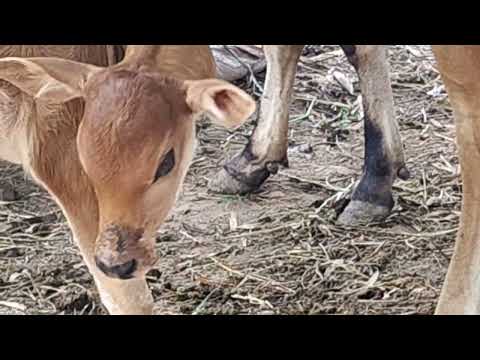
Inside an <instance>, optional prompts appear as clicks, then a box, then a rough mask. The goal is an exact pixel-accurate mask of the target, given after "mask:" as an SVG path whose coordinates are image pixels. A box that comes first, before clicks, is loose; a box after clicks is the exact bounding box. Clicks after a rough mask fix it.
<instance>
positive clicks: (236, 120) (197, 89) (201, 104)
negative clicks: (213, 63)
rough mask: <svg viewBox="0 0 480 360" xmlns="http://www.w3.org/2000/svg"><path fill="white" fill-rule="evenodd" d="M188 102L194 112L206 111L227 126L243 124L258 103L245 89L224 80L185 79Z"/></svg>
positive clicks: (212, 118)
mask: <svg viewBox="0 0 480 360" xmlns="http://www.w3.org/2000/svg"><path fill="white" fill-rule="evenodd" d="M185 85H186V88H187V99H186V101H187V104H188V106H189V107H190V109H191V110H192V111H193V112H194V113H205V114H207V115H208V116H209V117H210V118H211V120H212V121H213V122H214V123H216V124H218V125H222V126H224V127H226V128H230V129H234V128H237V127H239V126H240V125H242V124H243V123H244V122H245V121H247V119H248V118H249V117H250V116H251V115H252V114H253V113H254V112H255V108H256V104H255V101H254V100H253V98H252V97H251V96H250V95H248V94H247V93H246V92H245V91H243V90H241V89H239V88H238V87H236V86H234V85H232V84H229V83H228V82H226V81H223V80H217V79H206V80H193V81H185Z"/></svg>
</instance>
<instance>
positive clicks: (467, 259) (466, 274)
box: [433, 45, 480, 315]
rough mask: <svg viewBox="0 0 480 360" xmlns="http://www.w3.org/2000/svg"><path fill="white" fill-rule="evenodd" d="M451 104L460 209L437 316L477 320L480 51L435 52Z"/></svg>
mask: <svg viewBox="0 0 480 360" xmlns="http://www.w3.org/2000/svg"><path fill="white" fill-rule="evenodd" d="M433 50H434V53H435V56H436V58H437V62H438V68H439V69H440V72H441V74H442V78H443V80H444V83H445V87H446V89H447V91H448V95H449V98H450V103H451V104H452V107H453V111H454V116H455V122H456V128H457V142H458V150H459V158H460V165H461V169H462V183H463V203H462V216H461V224H460V229H459V231H458V234H457V240H456V244H455V252H454V254H453V257H452V259H451V262H450V267H449V269H448V273H447V278H446V280H445V284H444V285H443V289H442V293H441V295H440V300H439V302H438V306H437V309H436V313H437V314H443V315H462V314H480V207H479V204H480V182H479V180H478V179H479V177H480V102H479V99H480V46H478V45H474V46H457V45H443V46H434V47H433Z"/></svg>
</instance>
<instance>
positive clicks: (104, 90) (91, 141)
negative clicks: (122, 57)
mask: <svg viewBox="0 0 480 360" xmlns="http://www.w3.org/2000/svg"><path fill="white" fill-rule="evenodd" d="M188 115H189V110H188V107H187V105H186V102H185V96H184V92H183V90H182V88H181V86H180V85H179V84H178V83H177V82H176V81H174V80H169V79H161V78H158V77H155V76H146V75H142V74H134V73H131V72H120V73H116V74H113V75H112V74H106V75H104V76H103V77H100V78H99V79H98V80H97V81H96V82H95V83H94V84H92V85H91V86H89V89H88V92H87V96H86V104H85V113H84V118H83V120H82V124H81V129H80V134H79V147H80V152H81V156H82V158H83V160H84V162H87V164H86V165H87V167H90V169H87V170H91V171H93V170H94V168H95V176H96V177H97V175H100V174H101V173H103V172H107V170H108V173H109V174H108V175H109V176H112V175H113V173H116V172H118V171H120V170H121V169H122V168H124V167H128V166H129V165H131V163H132V161H134V162H136V163H137V164H138V165H139V164H140V163H142V164H145V171H146V173H149V172H151V171H150V170H151V169H149V167H151V166H156V165H157V164H156V162H155V163H153V162H154V161H156V160H158V156H159V155H160V154H161V153H164V152H165V151H167V150H168V147H170V146H172V145H173V142H174V140H175V138H176V133H178V132H179V131H181V130H182V128H184V127H183V126H182V123H183V122H185V121H188V120H187V119H186V117H187V116H188ZM179 138H181V136H180V137H179ZM102 169H103V170H102ZM104 170H105V171H104ZM102 177H103V176H102Z"/></svg>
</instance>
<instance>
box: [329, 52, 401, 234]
mask: <svg viewBox="0 0 480 360" xmlns="http://www.w3.org/2000/svg"><path fill="white" fill-rule="evenodd" d="M342 48H343V50H344V52H345V54H346V55H347V57H348V60H349V61H350V63H351V64H352V65H353V66H354V67H355V69H356V71H357V74H358V76H359V80H360V89H361V92H362V97H363V106H364V113H365V118H364V124H365V130H364V131H365V162H364V170H363V175H362V178H361V180H360V182H359V184H358V186H357V188H356V189H355V191H354V192H353V196H352V200H351V202H350V203H349V205H348V206H347V207H346V209H345V210H344V211H343V213H342V214H341V215H340V217H339V219H338V221H339V223H342V224H348V225H354V224H358V223H364V222H370V221H378V220H381V219H383V218H385V217H386V216H388V215H389V214H390V211H391V210H392V208H393V205H394V202H393V197H392V185H393V182H394V181H395V179H396V177H397V176H399V177H400V178H402V179H407V178H408V176H409V173H408V171H407V169H406V167H405V160H404V155H403V146H402V141H401V138H400V134H399V131H398V127H397V124H396V121H395V113H394V106H393V94H392V88H391V84H390V75H389V66H388V61H387V58H386V49H385V47H383V46H376V45H342Z"/></svg>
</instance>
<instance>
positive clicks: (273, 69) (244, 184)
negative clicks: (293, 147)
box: [210, 45, 409, 225]
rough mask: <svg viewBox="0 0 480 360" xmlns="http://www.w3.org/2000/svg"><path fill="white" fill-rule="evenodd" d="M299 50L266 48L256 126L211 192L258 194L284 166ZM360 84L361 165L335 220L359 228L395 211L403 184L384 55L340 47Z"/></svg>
mask: <svg viewBox="0 0 480 360" xmlns="http://www.w3.org/2000/svg"><path fill="white" fill-rule="evenodd" d="M303 47H304V46H303V45H266V46H264V51H265V55H266V59H267V78H266V82H265V92H264V94H263V97H262V102H261V106H260V115H259V119H258V123H257V124H258V125H257V127H256V128H255V130H254V133H253V135H252V138H251V140H250V142H249V144H248V145H247V147H246V148H245V149H244V151H243V152H242V153H240V154H238V155H237V156H236V157H234V158H233V159H232V160H230V161H229V162H227V164H226V165H225V166H224V168H223V169H222V170H221V171H220V173H219V175H218V176H217V177H215V178H214V179H213V180H212V181H211V183H210V188H211V189H212V190H214V191H217V192H221V193H230V194H232V193H233V194H238V193H239V194H241V193H248V192H251V191H254V190H256V189H257V188H258V187H260V186H261V185H262V184H263V182H264V181H265V180H266V179H267V178H268V177H269V176H270V175H271V174H274V173H275V172H276V171H277V169H278V165H284V166H288V158H287V150H288V120H289V113H288V110H289V103H290V101H291V95H292V90H293V83H294V80H295V75H296V68H297V62H298V59H299V57H300V55H301V53H302V50H303ZM342 48H343V50H344V52H345V54H346V55H347V57H348V60H349V61H350V63H351V64H352V65H353V66H354V67H355V69H356V71H357V74H358V76H359V80H360V87H361V91H362V95H363V102H364V110H365V118H364V123H365V163H364V173H363V176H362V178H361V180H360V182H359V184H358V186H357V188H356V189H355V191H354V193H353V196H352V201H351V202H350V204H349V205H348V206H347V208H346V209H345V210H344V212H343V213H342V215H341V216H340V218H339V221H340V222H341V223H344V224H351V225H352V224H357V223H364V222H369V221H373V220H381V219H383V218H384V217H386V216H387V215H389V214H390V211H391V209H392V207H393V197H392V185H393V182H394V180H395V179H396V177H397V176H398V177H400V178H402V179H407V178H408V176H409V173H408V171H407V169H406V167H405V160H404V155H403V147H402V141H401V138H400V134H399V131H398V128H397V124H396V121H395V117H394V107H393V95H392V89H391V85H390V76H389V66H388V62H387V58H386V53H385V52H386V50H385V48H384V47H383V46H377V45H343V46H342Z"/></svg>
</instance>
